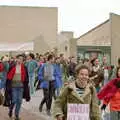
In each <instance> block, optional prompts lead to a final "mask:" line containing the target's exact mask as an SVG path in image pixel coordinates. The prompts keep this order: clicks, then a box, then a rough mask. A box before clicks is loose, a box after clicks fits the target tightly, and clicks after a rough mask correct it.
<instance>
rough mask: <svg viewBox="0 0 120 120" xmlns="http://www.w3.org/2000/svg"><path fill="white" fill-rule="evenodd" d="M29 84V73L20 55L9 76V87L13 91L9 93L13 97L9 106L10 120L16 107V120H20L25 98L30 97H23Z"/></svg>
mask: <svg viewBox="0 0 120 120" xmlns="http://www.w3.org/2000/svg"><path fill="white" fill-rule="evenodd" d="M27 82H28V81H27V71H26V69H25V66H24V64H23V57H22V55H18V56H17V57H16V65H15V66H13V67H12V68H11V70H10V71H9V72H8V75H7V87H8V86H9V87H10V88H9V90H10V89H11V91H9V92H11V93H9V94H10V95H11V104H10V106H9V113H8V115H9V117H10V118H12V116H13V109H14V107H15V120H20V116H19V113H20V109H21V105H22V99H23V96H25V97H29V96H26V95H23V93H24V92H25V91H24V88H25V87H24V85H25V84H26V83H27ZM26 85H27V84H26ZM25 93H26V92H25ZM29 100H30V99H29ZM29 100H28V101H29Z"/></svg>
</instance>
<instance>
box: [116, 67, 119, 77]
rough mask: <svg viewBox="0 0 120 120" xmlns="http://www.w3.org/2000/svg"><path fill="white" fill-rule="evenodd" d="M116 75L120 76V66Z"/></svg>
mask: <svg viewBox="0 0 120 120" xmlns="http://www.w3.org/2000/svg"><path fill="white" fill-rule="evenodd" d="M116 76H117V78H120V67H117V71H116Z"/></svg>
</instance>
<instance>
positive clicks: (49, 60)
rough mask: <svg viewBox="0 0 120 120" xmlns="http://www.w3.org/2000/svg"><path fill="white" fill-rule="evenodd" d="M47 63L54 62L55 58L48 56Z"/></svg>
mask: <svg viewBox="0 0 120 120" xmlns="http://www.w3.org/2000/svg"><path fill="white" fill-rule="evenodd" d="M47 61H48V62H50V63H53V62H54V56H53V55H48V58H47Z"/></svg>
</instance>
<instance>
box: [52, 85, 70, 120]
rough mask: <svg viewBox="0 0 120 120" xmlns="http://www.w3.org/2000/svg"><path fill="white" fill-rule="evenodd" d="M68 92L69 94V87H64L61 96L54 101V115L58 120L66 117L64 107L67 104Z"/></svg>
mask: <svg viewBox="0 0 120 120" xmlns="http://www.w3.org/2000/svg"><path fill="white" fill-rule="evenodd" d="M67 94H68V87H66V88H64V89H63V91H62V92H61V94H60V96H59V97H58V98H57V99H56V100H55V102H54V105H53V116H54V118H55V119H56V120H63V118H64V112H63V109H64V107H65V105H66V104H67V103H66V102H67V101H66V99H67V98H66V97H67Z"/></svg>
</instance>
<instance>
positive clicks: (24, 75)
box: [7, 64, 26, 82]
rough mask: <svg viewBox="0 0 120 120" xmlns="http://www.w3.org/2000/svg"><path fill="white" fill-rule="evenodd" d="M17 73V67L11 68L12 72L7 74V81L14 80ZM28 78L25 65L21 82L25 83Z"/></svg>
mask: <svg viewBox="0 0 120 120" xmlns="http://www.w3.org/2000/svg"><path fill="white" fill-rule="evenodd" d="M15 72H16V66H14V67H13V68H11V70H10V71H9V72H8V74H7V79H8V80H12V79H13V77H14V75H15ZM25 78H26V71H25V67H24V64H21V81H22V82H24V81H25Z"/></svg>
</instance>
